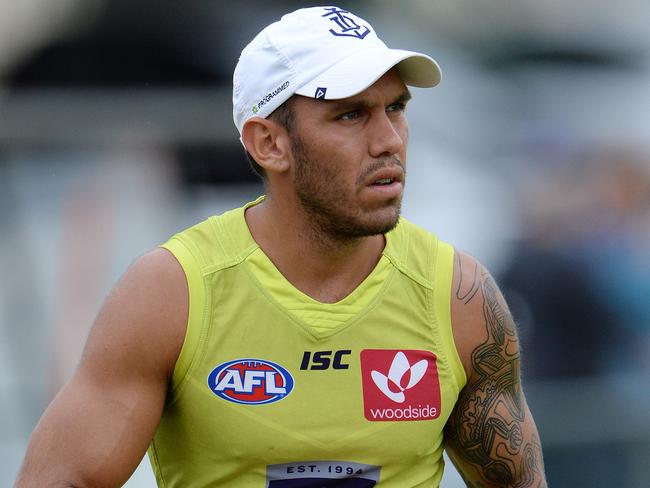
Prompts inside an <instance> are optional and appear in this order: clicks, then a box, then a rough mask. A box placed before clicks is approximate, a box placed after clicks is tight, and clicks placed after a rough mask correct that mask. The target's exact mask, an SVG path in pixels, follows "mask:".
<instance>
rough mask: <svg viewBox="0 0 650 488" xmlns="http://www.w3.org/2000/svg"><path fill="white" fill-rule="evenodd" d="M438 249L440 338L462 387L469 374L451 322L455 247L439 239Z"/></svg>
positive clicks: (437, 299) (437, 298)
mask: <svg viewBox="0 0 650 488" xmlns="http://www.w3.org/2000/svg"><path fill="white" fill-rule="evenodd" d="M437 247H438V249H437V253H436V273H435V280H436V282H435V285H434V286H435V289H436V293H435V297H436V310H437V312H438V316H439V317H440V319H441V320H440V322H441V324H444V326H442V327H440V338H441V340H442V341H444V343H445V346H446V350H447V351H450V353H449V354H448V358H447V359H448V360H449V366H450V368H451V371H452V373H453V375H454V378H455V379H456V382H457V384H458V387H459V391H460V389H462V388H463V387H464V386H465V384H466V383H467V375H466V373H465V368H464V367H463V363H462V361H461V359H460V354H459V353H458V349H457V347H456V341H455V340H454V333H453V327H452V323H451V293H452V290H451V288H452V280H453V275H454V252H455V251H454V248H453V247H452V246H451V245H449V244H447V243H446V242H442V241H440V240H438V246H437Z"/></svg>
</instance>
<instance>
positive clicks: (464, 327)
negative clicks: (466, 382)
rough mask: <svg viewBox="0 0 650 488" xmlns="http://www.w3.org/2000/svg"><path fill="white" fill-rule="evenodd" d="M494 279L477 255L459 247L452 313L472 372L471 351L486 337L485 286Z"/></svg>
mask: <svg viewBox="0 0 650 488" xmlns="http://www.w3.org/2000/svg"><path fill="white" fill-rule="evenodd" d="M488 278H489V279H491V277H490V275H489V273H488V271H487V270H486V269H485V267H484V266H483V265H482V264H481V263H480V262H479V261H478V260H477V259H476V258H475V257H473V256H471V255H470V254H467V253H466V252H463V251H459V250H456V251H455V253H454V274H453V281H452V298H451V313H452V325H453V331H454V338H455V340H456V347H457V349H458V353H459V355H460V357H461V360H462V362H463V366H465V370H466V372H467V373H468V374H470V373H471V358H470V356H471V353H472V351H473V350H474V348H475V347H476V346H477V345H478V344H480V343H481V342H482V341H483V340H484V339H485V325H484V323H485V321H484V315H483V300H482V294H483V290H482V288H483V287H484V286H485V284H486V280H487V279H488Z"/></svg>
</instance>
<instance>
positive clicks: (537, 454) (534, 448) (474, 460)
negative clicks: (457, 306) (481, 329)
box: [446, 265, 546, 488]
mask: <svg viewBox="0 0 650 488" xmlns="http://www.w3.org/2000/svg"><path fill="white" fill-rule="evenodd" d="M466 271H467V270H466ZM465 274H467V275H471V274H472V273H465ZM473 275H474V277H473V280H472V282H471V283H470V282H469V281H467V280H466V282H463V281H462V280H461V281H460V283H459V284H458V287H457V289H456V290H455V297H456V299H457V300H460V301H462V302H463V303H465V304H469V303H470V302H472V301H473V300H474V301H475V300H482V302H483V303H482V308H483V318H484V320H485V328H486V334H487V339H486V340H485V341H484V342H483V343H482V344H480V345H479V346H478V347H476V349H474V351H473V352H472V354H471V366H472V368H473V369H474V375H473V377H472V380H471V381H470V382H469V383H468V384H467V385H466V386H465V388H464V389H463V391H462V392H461V395H460V397H459V399H458V403H457V405H456V408H455V409H454V412H453V413H452V415H451V417H450V418H449V422H448V424H447V427H446V436H447V443H448V444H449V446H450V448H451V449H452V452H453V454H454V455H455V456H457V457H458V458H459V459H458V460H459V461H462V462H463V464H464V465H467V464H469V465H471V466H473V468H474V469H475V472H476V473H477V476H478V478H477V480H475V481H478V480H482V481H481V482H479V483H478V484H471V483H470V482H469V480H467V479H466V480H465V481H466V482H467V485H468V486H477V487H478V486H481V487H482V486H495V485H496V486H508V487H518V488H520V487H521V488H523V487H533V486H546V485H545V481H544V474H543V472H544V467H543V460H542V448H541V444H540V441H539V438H538V437H537V435H536V434H535V433H534V432H532V433H529V432H528V429H525V425H524V422H525V420H526V419H525V416H526V411H527V408H526V405H525V400H524V396H523V392H522V389H521V381H520V357H519V347H518V343H517V333H516V328H515V324H514V321H513V319H512V315H511V314H510V311H509V310H508V307H507V305H506V303H505V300H504V299H503V297H502V296H501V293H500V292H499V289H498V287H497V285H496V283H495V282H494V279H493V278H492V276H490V274H489V273H488V272H487V271H486V270H485V269H483V268H481V267H479V266H478V265H477V266H476V269H475V270H473ZM461 276H462V274H461ZM472 478H473V477H472Z"/></svg>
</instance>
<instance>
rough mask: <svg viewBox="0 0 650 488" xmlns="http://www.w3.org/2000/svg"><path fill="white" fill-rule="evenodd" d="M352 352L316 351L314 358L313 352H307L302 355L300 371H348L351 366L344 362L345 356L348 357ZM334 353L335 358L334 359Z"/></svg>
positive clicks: (344, 350)
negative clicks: (330, 368)
mask: <svg viewBox="0 0 650 488" xmlns="http://www.w3.org/2000/svg"><path fill="white" fill-rule="evenodd" d="M351 352H352V351H351V350H349V349H343V350H341V351H316V352H315V353H314V354H313V356H312V353H311V351H305V352H304V353H303V355H302V362H301V363H300V369H302V370H307V369H311V370H324V369H329V367H330V366H331V367H332V369H348V368H349V367H350V365H349V364H346V363H344V362H343V356H347V355H348V354H350V353H351ZM332 353H334V357H332Z"/></svg>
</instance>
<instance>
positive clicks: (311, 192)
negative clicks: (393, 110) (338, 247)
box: [291, 134, 402, 244]
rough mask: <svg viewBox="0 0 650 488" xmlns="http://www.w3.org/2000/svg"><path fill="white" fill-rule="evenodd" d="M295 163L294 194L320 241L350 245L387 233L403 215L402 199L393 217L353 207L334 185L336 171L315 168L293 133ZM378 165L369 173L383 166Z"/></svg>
mask: <svg viewBox="0 0 650 488" xmlns="http://www.w3.org/2000/svg"><path fill="white" fill-rule="evenodd" d="M291 146H292V151H293V156H294V161H295V168H296V169H295V185H294V186H295V191H296V195H297V196H298V199H299V201H300V203H301V204H302V207H303V209H304V210H305V213H306V214H307V215H308V217H309V221H310V223H311V226H312V231H313V232H314V234H315V235H316V236H319V237H320V238H321V240H327V241H333V242H336V243H341V244H347V243H351V242H353V241H356V240H358V239H361V238H363V237H368V236H374V235H379V234H385V233H387V232H389V231H391V230H392V229H394V228H395V226H396V225H397V223H398V221H399V217H400V212H401V203H402V199H401V197H400V198H399V199H397V201H396V202H394V204H393V206H392V209H393V215H392V216H390V217H386V216H385V214H384V216H383V217H382V216H381V215H378V216H372V215H364V214H363V210H362V209H354V208H350V205H347V204H346V203H349V202H347V200H348V198H347V196H346V194H345V190H344V189H343V188H342V187H339V186H338V185H336V184H333V182H336V181H337V178H336V176H337V175H336V172H335V171H333V170H332V169H331V168H330V167H329V166H328V165H327V164H322V165H320V167H318V168H317V167H316V165H315V164H314V163H313V161H314V158H312V157H310V153H309V150H308V148H307V147H306V145H305V144H304V142H303V141H302V139H301V138H300V137H299V136H298V135H295V134H294V137H292V141H291ZM385 165H386V164H385V163H382V162H378V163H377V165H376V166H377V167H376V168H375V167H374V165H373V167H371V168H370V171H376V170H377V169H379V168H381V167H384V166H385Z"/></svg>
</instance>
